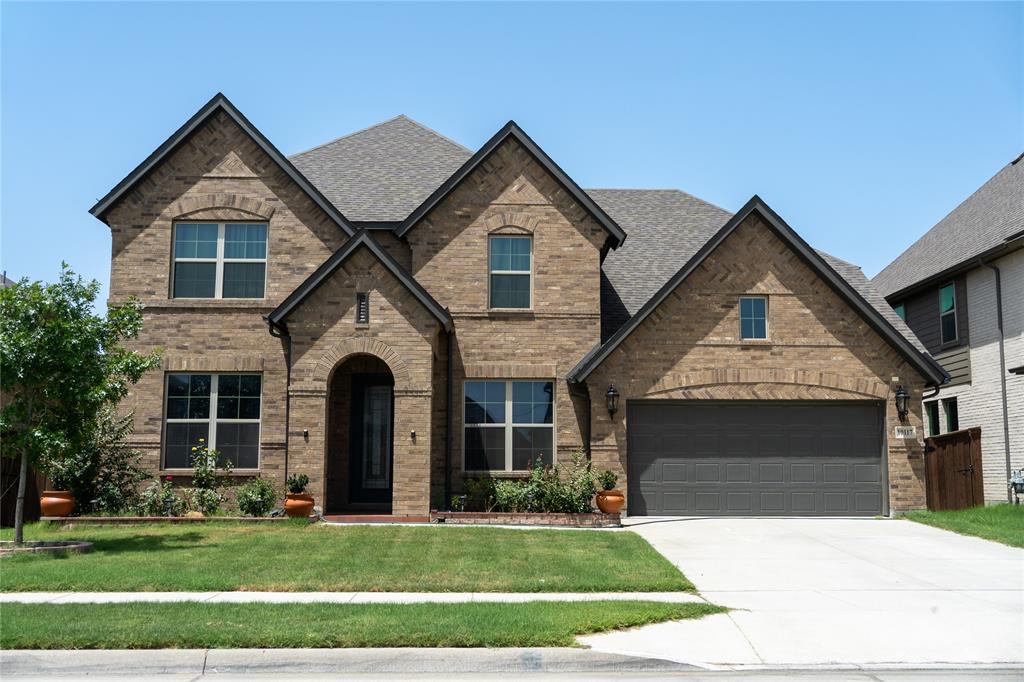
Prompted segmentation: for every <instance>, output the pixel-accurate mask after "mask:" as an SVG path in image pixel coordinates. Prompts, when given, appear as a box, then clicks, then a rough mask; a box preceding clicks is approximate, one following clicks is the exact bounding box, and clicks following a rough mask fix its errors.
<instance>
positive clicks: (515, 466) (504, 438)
mask: <svg viewBox="0 0 1024 682" xmlns="http://www.w3.org/2000/svg"><path fill="white" fill-rule="evenodd" d="M464 388H465V405H464V412H463V418H464V422H463V423H464V432H463V434H464V437H465V439H464V442H463V447H464V453H465V462H464V465H463V466H464V469H465V470H466V471H524V470H526V469H529V468H530V467H531V466H532V465H533V463H534V462H536V461H537V460H538V459H539V460H541V462H543V463H544V464H548V465H550V464H551V463H552V462H553V461H554V404H553V398H554V391H555V389H554V382H552V381H467V382H466V383H465V385H464Z"/></svg>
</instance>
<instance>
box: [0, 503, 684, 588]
mask: <svg viewBox="0 0 1024 682" xmlns="http://www.w3.org/2000/svg"><path fill="white" fill-rule="evenodd" d="M26 530H27V532H26V536H27V537H28V539H32V540H68V539H74V540H85V541H88V542H91V543H93V548H94V549H93V552H92V553H91V554H83V555H74V556H67V557H63V558H60V559H54V558H50V557H45V556H12V557H6V558H5V559H4V565H3V570H2V571H0V590H3V591H6V592H16V591H95V592H107V591H196V592H207V591H210V592H212V591H230V590H249V591H253V590H270V591H299V592H301V591H338V592H365V591H380V592H620V591H626V592H668V591H678V590H692V589H693V585H692V584H691V583H690V582H689V581H688V580H687V579H686V578H685V577H684V576H683V575H682V573H680V572H679V570H678V569H676V567H675V566H673V565H672V564H671V563H670V562H669V561H668V560H667V559H665V558H664V557H663V556H661V554H659V553H658V552H657V551H655V550H654V548H652V547H651V546H650V545H649V544H647V542H646V541H645V540H644V539H643V538H641V537H640V536H638V535H637V534H635V533H632V532H629V531H617V532H609V533H597V532H592V531H583V530H581V531H573V530H548V529H533V530H516V529H511V528H488V527H446V526H444V525H441V524H432V525H427V524H424V525H421V526H397V525H396V526H390V525H389V526H329V525H320V524H314V525H311V524H309V523H307V522H306V521H305V520H303V519H298V520H295V521H292V522H290V523H280V524H277V523H273V524H246V523H201V524H187V525H179V524H159V525H157V524H149V525H146V524H140V525H133V526H89V525H81V526H75V527H73V528H70V529H66V528H63V527H58V526H50V525H47V524H33V525H31V526H29V527H28V528H27V529H26ZM0 537H4V538H9V537H10V531H9V530H7V529H5V530H4V531H3V533H2V534H0ZM5 608H6V607H5Z"/></svg>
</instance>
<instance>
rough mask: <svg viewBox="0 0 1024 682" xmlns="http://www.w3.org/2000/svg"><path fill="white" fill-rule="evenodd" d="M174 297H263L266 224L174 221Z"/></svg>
mask: <svg viewBox="0 0 1024 682" xmlns="http://www.w3.org/2000/svg"><path fill="white" fill-rule="evenodd" d="M173 257H174V265H173V270H172V272H171V296H172V297H173V298H263V297H264V296H265V295H266V279H267V224H266V223H176V224H175V225H174V256H173Z"/></svg>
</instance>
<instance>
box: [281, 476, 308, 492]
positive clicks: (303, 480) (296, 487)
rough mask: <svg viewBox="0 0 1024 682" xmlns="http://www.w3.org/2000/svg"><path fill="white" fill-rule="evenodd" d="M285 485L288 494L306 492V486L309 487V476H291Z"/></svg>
mask: <svg viewBox="0 0 1024 682" xmlns="http://www.w3.org/2000/svg"><path fill="white" fill-rule="evenodd" d="M285 485H287V486H288V492H290V493H292V494H293V495H297V494H299V493H304V492H306V486H307V485H309V476H307V475H306V474H292V475H291V476H289V477H288V479H287V480H286V481H285Z"/></svg>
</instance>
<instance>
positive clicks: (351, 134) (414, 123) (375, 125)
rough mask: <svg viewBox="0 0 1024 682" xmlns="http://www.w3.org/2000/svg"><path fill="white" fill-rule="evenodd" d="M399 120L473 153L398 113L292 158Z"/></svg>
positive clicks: (296, 154)
mask: <svg viewBox="0 0 1024 682" xmlns="http://www.w3.org/2000/svg"><path fill="white" fill-rule="evenodd" d="M399 120H405V121H408V122H409V123H412V124H413V125H414V126H416V127H417V128H420V129H422V130H425V131H427V132H428V133H432V134H434V135H436V136H438V137H439V138H441V139H442V140H444V141H445V142H448V143H449V144H453V145H455V146H456V147H459V148H460V149H462V150H464V151H466V152H469V153H471V154H472V151H471V150H470V149H469V148H468V147H464V146H462V145H461V144H459V143H458V142H456V141H455V140H453V139H451V138H450V137H448V136H446V135H442V134H441V133H439V132H437V131H436V130H434V129H433V128H429V127H427V126H425V125H423V124H422V123H420V122H419V121H417V120H414V119H412V118H409V117H408V116H406V115H405V114H398V115H397V116H392V117H391V118H389V119H385V120H383V121H380V122H378V123H374V124H372V125H368V126H366V127H363V128H360V129H359V130H354V131H352V132H351V133H345V134H344V135H340V136H338V137H336V138H334V139H333V140H328V141H327V142H324V143H322V144H318V145H316V146H314V147H310V148H309V149H306V150H303V151H301V152H295V153H294V154H292V155H291V156H290V158H292V157H296V156H302V155H304V154H308V153H310V152H315V151H316V150H317V149H321V148H323V147H327V146H329V145H332V144H334V143H335V142H341V141H342V140H344V139H347V138H350V137H355V136H356V135H361V134H362V133H365V132H368V131H370V130H373V129H374V128H379V127H381V126H384V125H387V124H388V123H393V122H395V121H399Z"/></svg>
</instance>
